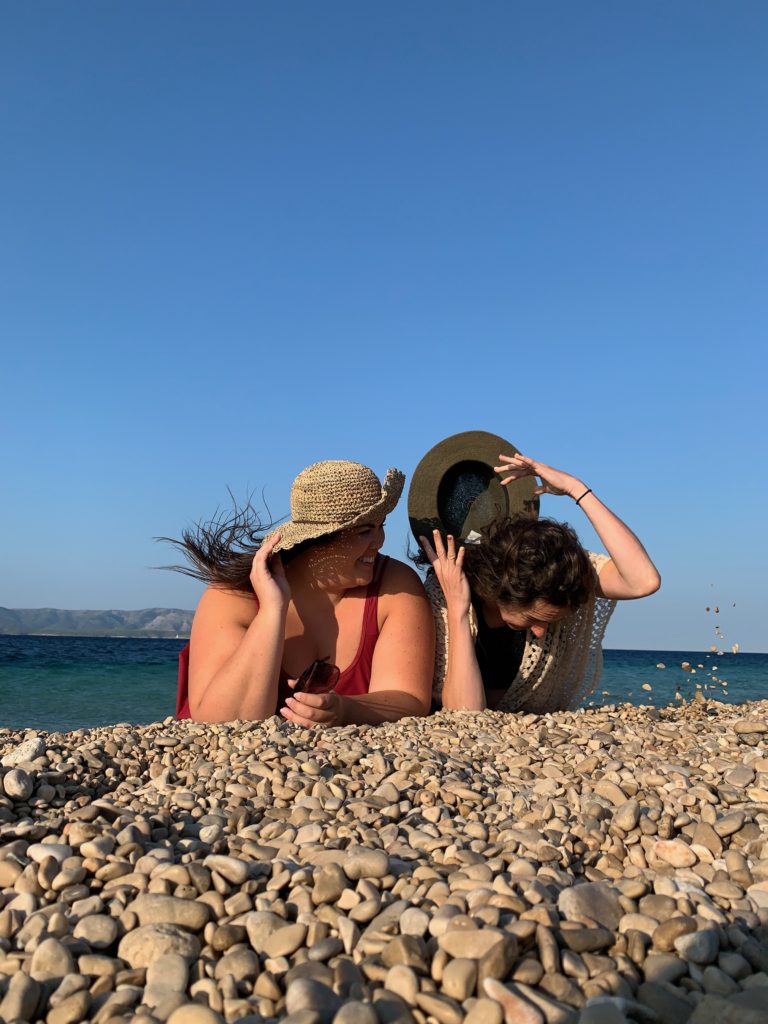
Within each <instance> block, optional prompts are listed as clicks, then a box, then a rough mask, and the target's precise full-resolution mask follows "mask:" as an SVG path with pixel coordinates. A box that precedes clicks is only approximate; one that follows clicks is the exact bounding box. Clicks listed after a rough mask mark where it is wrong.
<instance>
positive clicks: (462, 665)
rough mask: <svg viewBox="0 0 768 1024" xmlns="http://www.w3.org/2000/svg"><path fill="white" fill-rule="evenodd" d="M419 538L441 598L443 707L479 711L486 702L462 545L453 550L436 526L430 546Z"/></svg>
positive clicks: (422, 538)
mask: <svg viewBox="0 0 768 1024" xmlns="http://www.w3.org/2000/svg"><path fill="white" fill-rule="evenodd" d="M420 540H421V546H422V547H423V548H424V552H425V554H426V556H427V558H428V559H429V562H430V565H431V566H432V568H433V570H434V572H435V576H436V577H437V580H438V582H439V584H440V587H441V588H442V592H443V596H444V598H445V610H446V620H447V621H446V628H447V631H448V640H447V646H448V651H447V657H446V671H445V678H444V679H443V687H442V692H441V699H442V703H443V707H444V708H449V709H451V710H456V711H483V710H484V709H485V708H486V706H487V702H486V696H485V687H484V686H483V677H482V675H481V673H480V666H479V665H478V663H477V655H476V654H475V641H474V637H473V636H472V629H471V625H470V618H469V610H470V606H471V603H472V594H471V591H470V588H469V582H468V580H467V577H466V576H465V575H464V550H465V549H464V548H463V547H460V548H459V551H458V554H457V552H456V542H455V540H454V538H453V537H451V536H449V537H448V538H447V545H446V544H443V539H442V537H441V535H440V531H439V530H435V531H433V541H434V547H433V546H432V544H430V542H429V540H428V539H427V538H426V537H421V538H420ZM438 611H439V610H438Z"/></svg>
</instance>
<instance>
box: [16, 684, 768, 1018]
mask: <svg viewBox="0 0 768 1024" xmlns="http://www.w3.org/2000/svg"><path fill="white" fill-rule="evenodd" d="M767 745H768V701H759V702H751V703H747V704H743V705H733V704H723V703H718V702H716V701H712V700H707V699H701V698H700V699H696V700H692V701H690V702H687V703H685V704H684V705H682V706H677V707H674V708H672V707H669V708H661V709H655V708H648V707H633V706H630V705H622V706H618V707H604V708H600V709H588V710H580V711H574V712H561V713H557V714H552V715H546V716H534V715H508V714H500V713H496V712H479V713H475V712H472V713H458V712H441V713H439V714H436V715H432V716H430V717H429V718H421V719H413V718H412V719H404V720H402V721H401V722H397V723H393V724H389V725H383V726H377V727H360V726H355V727H346V728H339V729H329V730H325V731H312V730H305V729H301V728H298V727H296V726H293V725H291V724H289V723H287V722H284V721H283V720H281V719H278V718H271V719H269V720H267V721H266V722H260V723H231V724H226V725H199V724H195V723H190V722H176V721H174V720H172V719H167V720H165V721H163V722H158V723H155V724H152V725H147V726H135V725H129V724H118V725H114V726H110V727H104V728H98V729H88V730H77V731H74V732H68V733H43V732H32V731H30V730H21V731H10V730H0V1021H2V1022H3V1024H12V1022H15V1021H45V1022H47V1024H78V1022H80V1021H95V1022H97V1024H106V1022H108V1021H113V1022H116V1024H117V1022H126V1024H127V1022H135V1024H155V1022H158V1024H163V1022H166V1021H168V1022H169V1024H216V1022H221V1021H226V1022H228V1024H229V1022H235V1021H247V1022H250V1024H272V1022H276V1021H283V1022H287V1024H401V1022H402V1024H413V1022H415V1024H461V1022H466V1024H502V1022H504V1024H624V1022H637V1024H654V1022H659V1024H684V1022H690V1024H763V1022H768V747H767Z"/></svg>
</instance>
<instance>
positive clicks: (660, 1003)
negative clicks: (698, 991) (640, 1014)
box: [637, 981, 692, 1024]
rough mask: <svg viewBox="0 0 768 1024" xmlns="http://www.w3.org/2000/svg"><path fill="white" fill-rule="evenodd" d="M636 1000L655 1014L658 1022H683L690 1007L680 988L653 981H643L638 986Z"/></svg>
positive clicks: (660, 1023)
mask: <svg viewBox="0 0 768 1024" xmlns="http://www.w3.org/2000/svg"><path fill="white" fill-rule="evenodd" d="M637 1001H638V1002H639V1003H642V1004H643V1006H648V1007H650V1009H651V1010H653V1011H654V1013H656V1014H657V1016H658V1018H659V1024H684V1021H685V1020H686V1019H687V1017H688V1016H689V1015H690V1013H691V1009H692V1006H691V1004H690V1003H689V1002H688V1000H687V999H685V998H684V997H683V995H682V990H681V989H676V988H675V987H674V986H673V985H669V984H665V983H658V982H653V981H646V982H643V984H642V985H640V986H639V987H638V989H637Z"/></svg>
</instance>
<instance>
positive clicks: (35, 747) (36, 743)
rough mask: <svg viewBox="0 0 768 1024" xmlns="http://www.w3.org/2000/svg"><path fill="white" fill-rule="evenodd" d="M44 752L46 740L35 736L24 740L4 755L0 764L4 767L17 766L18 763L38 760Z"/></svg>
mask: <svg viewBox="0 0 768 1024" xmlns="http://www.w3.org/2000/svg"><path fill="white" fill-rule="evenodd" d="M44 753H45V743H44V741H43V740H42V739H40V737H39V736H33V737H32V739H29V740H22V742H21V743H19V745H18V746H17V747H14V749H13V750H11V751H10V752H9V753H7V754H5V755H3V758H2V760H0V764H1V765H2V766H3V768H15V767H16V765H19V764H28V763H29V762H30V761H35V760H37V758H38V757H41V756H42V755H43V754H44Z"/></svg>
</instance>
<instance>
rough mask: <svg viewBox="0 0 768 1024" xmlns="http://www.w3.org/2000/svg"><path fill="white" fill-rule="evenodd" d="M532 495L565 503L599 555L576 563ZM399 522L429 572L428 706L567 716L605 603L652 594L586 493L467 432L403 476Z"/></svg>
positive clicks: (626, 541)
mask: <svg viewBox="0 0 768 1024" xmlns="http://www.w3.org/2000/svg"><path fill="white" fill-rule="evenodd" d="M504 451H506V452H511V453H512V454H508V455H504V454H501V453H502V452H504ZM537 477H538V478H539V480H540V481H541V482H540V483H539V484H537V482H536V478H537ZM541 494H554V495H561V496H567V497H569V498H571V499H573V501H574V502H575V504H576V506H577V507H578V508H579V509H580V510H581V512H583V513H584V514H585V515H586V517H587V519H588V520H589V522H590V523H591V525H592V526H593V528H594V529H595V532H596V533H597V535H598V537H599V538H600V540H601V541H602V542H603V544H604V545H605V550H606V551H607V555H603V554H596V553H592V552H587V551H585V550H584V548H583V547H582V546H581V544H580V543H579V540H578V537H577V536H576V533H575V532H574V531H573V530H572V529H571V527H569V526H567V525H566V524H564V523H558V522H556V521H554V520H552V519H538V518H537V516H538V505H539V501H538V499H539V495H541ZM408 513H409V517H410V521H411V528H412V530H413V532H414V534H415V535H416V537H417V538H418V539H419V541H420V543H421V545H422V548H423V549H424V552H425V554H426V558H427V560H428V561H429V563H430V565H431V568H432V571H431V572H430V573H429V574H428V576H427V581H426V589H427V594H428V596H429V598H430V602H431V604H432V608H433V614H434V618H435V625H436V630H437V648H436V658H435V674H434V680H433V701H434V703H435V704H437V706H440V704H442V706H443V707H446V708H455V709H469V710H480V709H483V708H486V707H491V708H497V709H498V710H502V711H531V712H536V713H545V712H548V711H557V710H562V709H565V708H569V707H573V706H574V705H575V704H577V703H578V701H579V700H580V699H582V698H583V697H584V696H586V694H588V693H589V692H590V691H591V690H593V689H594V687H595V686H596V685H597V682H598V680H599V678H600V673H601V670H602V651H601V646H600V645H601V642H602V638H603V635H604V633H605V628H606V626H607V623H608V619H609V618H610V615H611V613H612V612H613V609H614V608H615V604H616V601H623V600H630V599H634V598H639V597H645V596H647V595H648V594H652V593H654V591H656V590H658V588H659V585H660V582H661V581H660V577H659V574H658V572H657V570H656V568H655V566H654V565H653V562H652V561H651V560H650V558H649V557H648V555H647V553H646V551H645V549H644V547H643V545H642V544H641V543H640V541H639V540H638V539H637V537H636V536H635V535H634V533H633V532H632V531H631V530H630V529H629V527H627V526H626V525H625V524H624V523H623V522H622V521H621V520H620V519H619V518H618V516H616V515H615V514H614V513H613V512H612V511H611V510H610V509H609V508H608V507H607V506H606V505H605V504H603V502H602V501H601V500H600V498H599V497H598V496H597V495H596V494H594V493H593V491H592V489H591V488H590V487H588V486H587V485H586V484H585V483H584V482H583V481H582V480H580V479H579V478H578V477H575V476H572V475H571V474H569V473H564V472H561V471H560V470H558V469H554V468H553V467H552V466H548V465H546V464H545V463H543V462H538V461H536V460H535V459H531V458H528V457H526V456H524V455H521V454H520V453H519V452H518V451H517V449H516V448H515V447H514V446H513V445H511V444H510V443H509V442H508V441H505V440H504V439H503V438H501V437H498V436H496V435H495V434H488V433H486V432H484V431H467V432H466V433H463V434H456V435H454V436H452V437H449V438H446V439H445V440H444V441H441V442H440V444H438V445H436V446H435V447H434V448H432V449H431V450H430V451H429V452H428V453H427V454H426V455H425V456H424V458H423V459H422V460H421V462H420V463H419V465H418V466H417V468H416V471H415V473H414V475H413V480H412V483H411V488H410V491H409V495H408ZM443 535H446V537H445V540H444V539H443Z"/></svg>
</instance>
